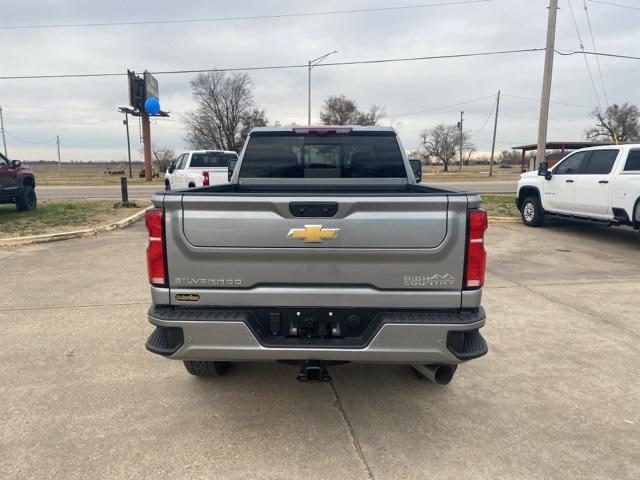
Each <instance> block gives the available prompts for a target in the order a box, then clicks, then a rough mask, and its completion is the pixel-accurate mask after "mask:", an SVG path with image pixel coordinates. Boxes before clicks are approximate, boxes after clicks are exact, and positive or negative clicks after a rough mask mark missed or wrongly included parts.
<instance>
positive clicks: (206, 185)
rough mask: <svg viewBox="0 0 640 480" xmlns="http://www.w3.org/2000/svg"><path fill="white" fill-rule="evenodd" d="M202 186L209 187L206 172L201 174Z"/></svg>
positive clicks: (207, 173)
mask: <svg viewBox="0 0 640 480" xmlns="http://www.w3.org/2000/svg"><path fill="white" fill-rule="evenodd" d="M202 185H203V186H205V187H208V186H209V172H207V171H206V170H205V171H203V172H202Z"/></svg>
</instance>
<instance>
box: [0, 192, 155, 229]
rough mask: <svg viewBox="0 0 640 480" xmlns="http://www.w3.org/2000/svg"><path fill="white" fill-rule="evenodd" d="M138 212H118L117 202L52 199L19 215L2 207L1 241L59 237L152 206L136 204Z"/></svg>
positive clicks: (0, 219) (121, 217)
mask: <svg viewBox="0 0 640 480" xmlns="http://www.w3.org/2000/svg"><path fill="white" fill-rule="evenodd" d="M136 203H137V205H138V207H139V208H119V207H118V208H116V207H115V206H114V205H116V203H115V200H84V199H78V200H71V199H51V200H41V201H39V202H38V208H36V209H35V210H31V211H27V212H18V211H17V210H16V207H15V205H13V204H5V205H0V238H10V237H21V236H26V235H39V234H43V233H59V232H66V231H70V230H80V229H83V228H91V227H98V226H100V225H104V224H106V223H110V222H113V221H118V220H122V219H124V218H126V217H128V216H130V215H133V214H134V213H136V212H137V211H138V210H140V209H142V208H144V207H146V206H148V205H149V202H147V201H142V202H141V201H137V202H136Z"/></svg>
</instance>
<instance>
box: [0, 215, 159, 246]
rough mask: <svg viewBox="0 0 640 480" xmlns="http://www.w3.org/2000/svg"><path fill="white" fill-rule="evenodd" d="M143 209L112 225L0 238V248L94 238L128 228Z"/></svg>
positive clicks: (139, 217) (136, 219) (138, 217)
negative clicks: (100, 234)
mask: <svg viewBox="0 0 640 480" xmlns="http://www.w3.org/2000/svg"><path fill="white" fill-rule="evenodd" d="M146 210H147V209H146V208H144V209H142V210H140V211H138V212H136V213H134V214H133V215H130V216H128V217H127V218H124V219H122V220H119V221H117V222H113V223H107V224H106V225H101V226H99V227H95V228H87V229H84V230H73V231H71V232H61V233H45V234H43V235H32V236H29V237H13V238H0V247H16V246H19V245H32V244H35V243H47V242H58V241H60V240H70V239H72V238H83V237H95V236H96V235H98V234H99V233H106V232H112V231H114V230H120V229H123V228H125V227H128V226H129V225H131V224H132V223H135V222H137V221H138V220H140V219H141V218H142V217H143V216H144V212H145V211H146Z"/></svg>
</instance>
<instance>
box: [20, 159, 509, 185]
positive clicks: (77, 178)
mask: <svg viewBox="0 0 640 480" xmlns="http://www.w3.org/2000/svg"><path fill="white" fill-rule="evenodd" d="M26 165H27V166H29V168H31V169H32V170H33V172H34V174H35V175H36V183H37V184H38V185H118V184H120V175H108V174H106V173H105V172H106V171H107V170H109V169H111V170H118V169H119V168H120V167H122V168H124V171H125V175H126V176H127V177H128V176H129V167H128V166H127V165H119V164H117V163H115V164H114V163H95V164H78V163H63V164H62V168H61V175H58V165H57V164H53V163H47V164H30V163H26ZM141 169H142V165H141V164H137V165H136V164H134V165H133V178H132V179H128V182H129V183H130V184H136V185H141V184H144V183H146V182H145V181H144V179H143V178H140V177H139V176H138V174H139V172H140V170H141ZM422 174H423V179H424V181H425V182H473V181H488V180H517V179H518V178H519V176H520V167H519V166H513V167H509V168H498V167H494V169H493V176H491V177H489V166H488V165H470V166H468V167H464V169H463V171H462V172H459V171H458V170H457V167H456V166H454V167H452V168H451V171H450V172H448V173H444V172H443V171H442V167H438V168H437V169H436V168H434V167H428V166H425V167H423V168H422ZM152 183H155V184H160V185H161V184H162V183H163V178H162V174H161V175H160V177H156V178H154V179H153V182H152Z"/></svg>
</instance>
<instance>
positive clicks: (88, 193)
mask: <svg viewBox="0 0 640 480" xmlns="http://www.w3.org/2000/svg"><path fill="white" fill-rule="evenodd" d="M516 183H517V182H516V181H515V180H497V181H491V182H445V183H439V184H438V183H431V182H425V184H426V185H435V186H440V187H443V188H450V189H454V190H465V191H468V192H473V193H515V191H516ZM162 189H163V187H162V185H160V184H154V185H129V188H128V190H129V197H131V198H146V197H149V196H151V195H152V194H153V193H155V192H157V191H160V190H162ZM37 193H38V197H39V198H55V197H58V198H120V186H116V185H114V186H96V187H85V186H51V187H48V186H41V187H38V188H37Z"/></svg>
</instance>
